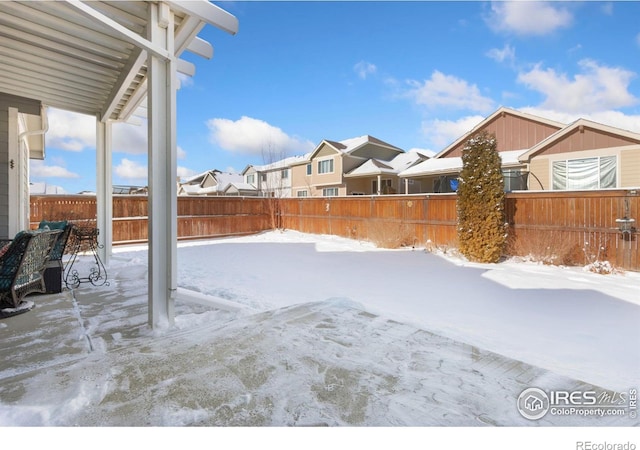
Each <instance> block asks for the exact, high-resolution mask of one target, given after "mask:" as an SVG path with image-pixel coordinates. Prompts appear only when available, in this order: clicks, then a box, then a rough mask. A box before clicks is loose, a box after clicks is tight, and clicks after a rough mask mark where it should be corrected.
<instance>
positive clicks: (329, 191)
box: [322, 187, 338, 197]
mask: <svg viewBox="0 0 640 450" xmlns="http://www.w3.org/2000/svg"><path fill="white" fill-rule="evenodd" d="M322 195H324V196H325V197H337V196H338V188H336V187H332V188H324V189H322Z"/></svg>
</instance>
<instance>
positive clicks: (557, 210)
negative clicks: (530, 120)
mask: <svg viewBox="0 0 640 450" xmlns="http://www.w3.org/2000/svg"><path fill="white" fill-rule="evenodd" d="M277 202H278V208H277V210H278V212H279V218H278V221H277V223H280V224H281V225H282V227H283V228H287V229H293V230H298V231H302V232H307V233H316V234H333V235H338V236H344V237H349V238H355V239H364V240H373V241H378V242H380V241H381V240H384V239H387V238H398V237H400V238H402V243H404V244H415V245H419V246H427V247H456V246H457V230H456V225H457V213H456V195H455V194H420V195H406V196H404V195H389V196H352V197H326V198H317V197H312V198H288V199H279V200H278V201H277ZM505 206H506V208H505V210H506V220H507V223H508V225H509V229H508V232H509V248H508V250H509V253H510V254H512V255H515V254H521V255H523V256H526V255H527V254H529V253H534V252H537V253H538V254H540V253H545V252H547V253H549V258H550V260H549V262H555V263H567V264H570V263H575V264H585V263H589V262H593V261H595V260H600V261H604V260H606V261H609V262H610V263H611V264H613V265H614V266H616V267H619V268H623V269H627V270H635V271H640V251H639V248H638V247H639V246H638V233H637V232H634V233H622V232H621V231H620V229H619V227H620V224H619V223H617V222H616V219H621V218H623V217H628V218H633V219H635V220H636V221H638V220H639V219H640V195H639V192H638V190H611V191H589V192H587V191H575V192H547V191H545V192H518V193H509V194H507V197H506V205H505ZM273 210H274V208H273V199H261V198H251V197H179V198H178V237H179V238H180V239H197V238H211V237H220V236H230V235H238V234H250V233H258V232H261V231H264V230H268V229H270V228H271V227H272V224H273V223H275V222H274V221H273V220H272V219H273V218H272V217H271V214H272V211H273ZM95 216H96V199H95V196H84V195H74V196H52V195H47V196H32V197H31V219H30V220H31V223H32V227H35V226H37V223H38V222H39V221H40V220H43V219H46V220H61V219H70V220H76V221H83V220H84V221H86V220H95ZM146 239H147V197H146V196H136V195H118V196H114V198H113V240H114V243H116V244H118V243H130V242H144V241H146ZM551 258H560V259H555V260H554V261H551Z"/></svg>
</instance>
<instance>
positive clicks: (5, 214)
mask: <svg viewBox="0 0 640 450" xmlns="http://www.w3.org/2000/svg"><path fill="white" fill-rule="evenodd" d="M3 7H4V5H3ZM6 45H7V44H5V43H4V40H3V46H6ZM10 61H13V60H12V59H11V58H9V59H7V60H6V61H5V59H3V63H2V64H3V68H2V70H1V71H0V72H3V71H4V67H5V62H6V65H9V62H10ZM0 75H1V74H0ZM0 77H1V76H0ZM4 87H5V86H4V85H2V84H0V91H4ZM46 129H47V111H46V108H45V107H44V106H43V104H42V102H40V101H38V100H32V99H28V98H24V97H19V96H16V95H10V94H8V93H4V92H0V238H3V239H4V238H8V239H12V238H13V236H15V234H16V233H17V232H18V231H20V230H24V229H26V228H28V227H29V159H40V160H42V159H44V157H45V142H44V141H45V139H44V134H45V131H46Z"/></svg>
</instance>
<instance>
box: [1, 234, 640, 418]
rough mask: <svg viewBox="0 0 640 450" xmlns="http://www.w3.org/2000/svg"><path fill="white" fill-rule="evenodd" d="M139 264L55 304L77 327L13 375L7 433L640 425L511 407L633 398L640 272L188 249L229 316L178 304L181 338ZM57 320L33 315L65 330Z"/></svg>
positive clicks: (288, 246) (256, 245)
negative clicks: (530, 401)
mask: <svg viewBox="0 0 640 450" xmlns="http://www.w3.org/2000/svg"><path fill="white" fill-rule="evenodd" d="M146 258H147V253H146V249H144V248H142V247H140V248H134V247H128V248H118V249H117V253H116V254H115V255H114V258H113V261H112V263H111V265H110V268H109V270H110V285H109V286H104V287H88V286H82V287H80V288H79V289H76V290H75V291H74V292H73V295H72V293H67V294H66V295H67V298H61V299H59V300H57V301H58V302H59V303H60V304H68V308H67V309H66V310H65V311H67V312H66V313H64V314H66V315H68V316H69V317H71V316H73V315H75V316H77V317H73V318H72V319H73V320H74V321H75V323H76V324H77V326H76V327H75V328H73V327H69V328H68V329H66V328H65V329H64V330H63V331H62V335H61V336H59V337H58V339H59V340H60V342H58V343H57V344H58V345H61V346H62V345H63V343H64V350H59V351H60V356H53V357H52V359H51V360H50V361H48V362H46V363H42V362H41V363H39V366H38V364H34V363H32V362H30V361H29V362H24V363H22V362H21V361H16V362H15V363H14V362H11V361H6V360H5V362H4V364H3V365H2V369H1V370H0V378H2V380H3V381H2V384H1V387H0V423H1V424H3V425H117V426H121V425H130V426H145V425H162V426H172V425H173V426H177V425H209V426H212V425H276V426H279V425H282V426H291V425H302V426H305V425H328V426H334V425H368V426H395V425H410V426H433V425H437V426H460V425H464V426H474V425H508V426H509V425H516V426H532V425H533V426H534V425H563V426H564V425H568V426H575V425H577V426H601V425H609V426H610V425H621V426H629V425H639V424H640V422H639V421H638V419H637V418H636V419H632V418H630V417H629V416H622V417H583V416H579V415H565V416H554V415H551V414H548V415H546V416H545V417H544V418H542V419H540V420H537V421H532V420H528V419H525V418H524V417H522V416H521V415H520V414H519V413H518V410H517V408H516V400H517V398H518V396H519V394H520V393H521V392H522V391H523V390H524V389H526V388H528V387H539V388H542V389H545V390H568V391H576V390H577V391H588V390H594V389H597V390H603V389H606V390H609V391H616V392H618V391H619V392H628V390H629V389H631V388H637V385H638V379H637V374H638V373H640V352H639V351H638V348H639V347H638V345H639V344H640V334H639V331H638V330H639V328H638V324H640V304H639V297H640V295H638V294H639V293H640V291H639V289H640V288H639V286H640V274H636V273H624V274H617V275H606V276H604V275H597V274H593V273H589V272H585V271H583V270H581V269H579V268H558V267H549V266H541V265H537V264H532V263H520V262H506V263H502V264H498V265H479V264H471V263H467V262H465V261H463V260H460V259H456V258H453V257H444V256H442V255H440V256H438V255H434V254H430V253H427V252H425V251H423V250H419V249H416V250H411V249H406V250H395V251H394V250H379V249H376V248H375V247H373V246H372V245H370V244H368V243H363V242H358V241H352V240H347V239H342V238H337V237H334V236H315V235H305V234H301V233H297V232H292V231H287V232H283V233H281V232H269V233H264V234H260V235H256V236H248V237H243V238H230V239H219V240H213V241H206V242H189V243H183V244H180V249H179V266H178V270H179V285H180V286H181V287H182V288H185V289H190V290H194V291H197V292H200V293H202V294H206V295H207V296H209V297H212V298H213V299H214V302H213V303H212V305H215V303H216V302H218V303H219V304H220V305H226V306H234V308H230V309H229V310H227V311H225V310H220V309H216V308H215V307H214V306H212V305H209V306H207V305H202V304H195V303H191V302H184V301H179V302H177V304H176V326H175V328H173V329H169V330H157V331H150V330H149V329H148V328H147V327H146V321H147V309H146V301H147V298H146V280H145V277H146ZM65 302H66V303H65ZM62 310H63V309H61V308H57V309H47V307H44V306H43V307H40V306H39V307H38V308H36V309H35V310H34V311H32V312H30V313H29V314H41V315H42V320H43V322H42V323H44V324H51V327H59V324H58V321H60V320H62V319H64V317H61V315H63V313H62V312H61V311H62ZM24 316H25V317H26V316H27V315H24ZM67 323H70V322H69V321H67ZM11 326H12V324H11V322H9V321H5V323H2V324H0V337H2V336H3V333H5V334H6V335H7V336H8V335H9V332H10V331H11ZM45 328H46V326H45ZM47 331H48V330H33V335H32V336H23V337H21V339H23V341H29V340H30V341H34V340H37V339H42V334H43V333H45V334H46V332H47ZM16 339H17V338H16ZM4 342H5V343H7V344H10V341H8V340H7V339H5V340H4ZM16 342H17V341H16ZM21 342H22V341H21ZM21 345H25V346H26V345H27V344H26V343H23V344H21ZM38 345H39V346H40V347H42V345H43V344H42V342H40V343H39V344H38ZM70 348H73V349H74V351H73V353H72V354H71V353H69V350H68V349H70ZM40 351H41V350H40ZM23 353H28V351H27V352H23ZM54 353H55V352H54ZM36 366H38V367H36ZM36 369H38V370H36Z"/></svg>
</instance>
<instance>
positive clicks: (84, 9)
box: [65, 0, 173, 60]
mask: <svg viewBox="0 0 640 450" xmlns="http://www.w3.org/2000/svg"><path fill="white" fill-rule="evenodd" d="M65 1H66V2H67V3H68V4H69V5H70V6H72V7H74V8H76V9H77V10H78V11H79V12H81V13H82V14H84V15H86V16H87V17H90V18H92V19H94V20H96V21H98V22H99V23H101V24H102V25H104V26H106V27H108V28H109V29H111V30H112V31H113V32H114V33H116V34H117V35H118V36H119V37H121V38H122V39H124V40H126V41H127V42H130V43H131V44H133V45H135V46H136V47H139V48H141V49H143V50H145V51H147V52H149V53H151V54H153V55H154V56H156V57H157V58H161V59H163V60H170V59H171V58H172V56H173V55H172V53H170V52H168V51H167V50H166V49H163V48H161V47H159V46H158V45H155V44H154V43H153V42H151V41H149V40H147V39H145V38H143V37H142V36H140V35H139V34H136V33H134V32H133V31H131V30H129V29H128V28H126V27H124V26H122V25H120V24H119V23H118V22H116V21H115V20H113V19H111V18H109V17H107V16H105V15H104V14H102V13H101V12H99V11H97V10H95V9H93V8H92V7H91V6H89V5H87V4H86V3H83V2H81V1H79V0H65Z"/></svg>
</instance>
